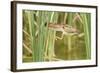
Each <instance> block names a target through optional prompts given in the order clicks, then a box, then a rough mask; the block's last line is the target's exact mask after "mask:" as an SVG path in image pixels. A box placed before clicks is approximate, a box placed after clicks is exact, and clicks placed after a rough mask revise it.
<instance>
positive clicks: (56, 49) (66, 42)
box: [22, 10, 91, 62]
mask: <svg viewBox="0 0 100 73" xmlns="http://www.w3.org/2000/svg"><path fill="white" fill-rule="evenodd" d="M22 14H23V18H22V19H23V28H22V29H23V31H22V32H23V37H22V38H23V62H44V61H60V60H86V59H91V47H90V46H91V36H90V35H91V28H90V27H91V23H90V22H91V15H90V14H89V13H77V12H55V11H35V10H33V11H32V10H23V13H22ZM49 23H52V25H56V24H59V25H62V24H63V25H65V26H66V25H69V26H71V27H73V28H75V29H77V30H78V32H75V33H78V34H77V35H74V33H71V35H70V33H68V34H66V35H64V36H63V38H62V39H57V37H61V35H62V32H61V31H55V30H51V29H48V27H47V26H48V25H49ZM66 29H67V28H66ZM69 31H71V30H69ZM66 32H67V31H66Z"/></svg>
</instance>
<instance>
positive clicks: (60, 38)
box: [56, 33, 64, 40]
mask: <svg viewBox="0 0 100 73" xmlns="http://www.w3.org/2000/svg"><path fill="white" fill-rule="evenodd" d="M63 37H64V34H63V33H62V35H61V37H58V36H56V40H57V39H59V40H62V39H63Z"/></svg>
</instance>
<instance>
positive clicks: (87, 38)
mask: <svg viewBox="0 0 100 73" xmlns="http://www.w3.org/2000/svg"><path fill="white" fill-rule="evenodd" d="M81 17H82V20H83V27H84V33H85V44H86V53H87V59H90V58H91V49H90V35H89V33H90V32H89V30H90V29H89V28H90V27H89V25H90V24H89V22H90V20H88V19H87V17H89V16H87V14H84V13H83V14H81Z"/></svg>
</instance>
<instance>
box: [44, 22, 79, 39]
mask: <svg viewBox="0 0 100 73" xmlns="http://www.w3.org/2000/svg"><path fill="white" fill-rule="evenodd" d="M46 25H47V27H48V29H50V30H54V31H60V32H62V35H61V37H57V39H60V40H62V39H63V36H64V35H76V34H78V32H79V31H78V30H77V29H76V28H75V27H72V26H71V25H68V24H56V23H48V24H46Z"/></svg>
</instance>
